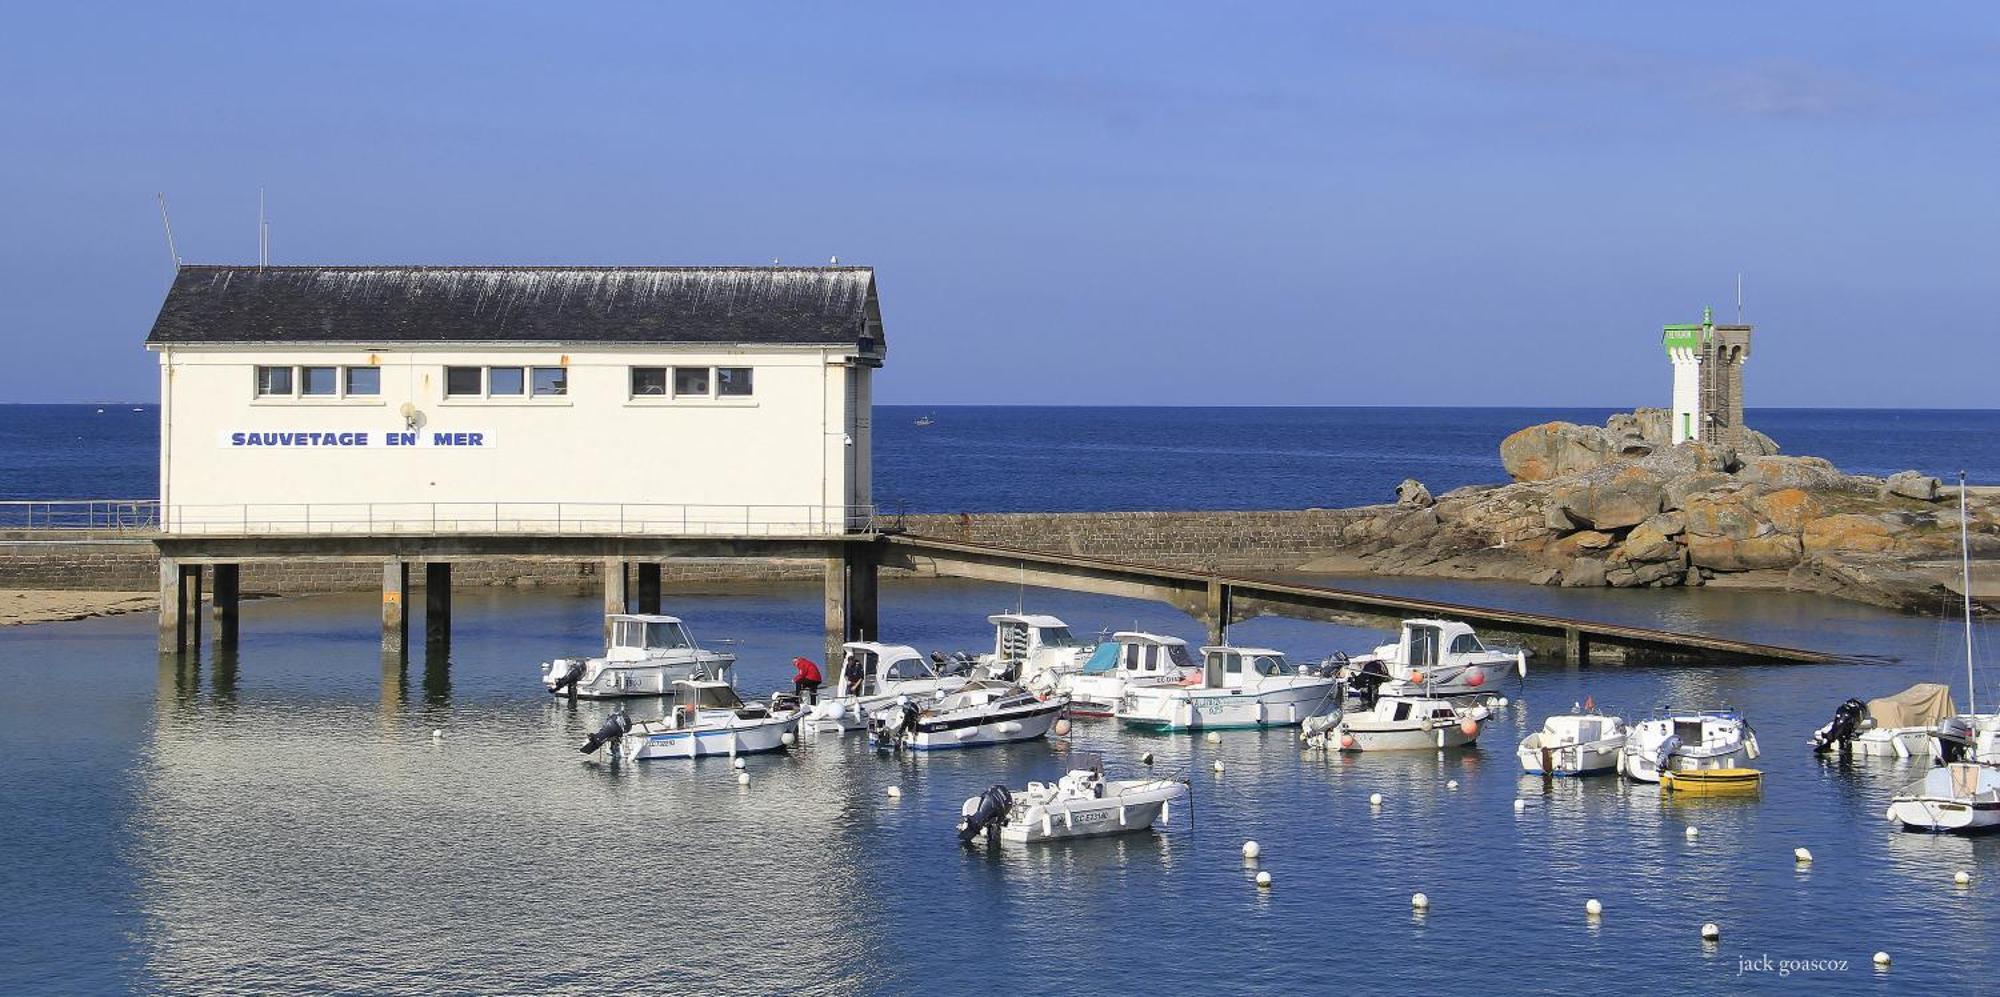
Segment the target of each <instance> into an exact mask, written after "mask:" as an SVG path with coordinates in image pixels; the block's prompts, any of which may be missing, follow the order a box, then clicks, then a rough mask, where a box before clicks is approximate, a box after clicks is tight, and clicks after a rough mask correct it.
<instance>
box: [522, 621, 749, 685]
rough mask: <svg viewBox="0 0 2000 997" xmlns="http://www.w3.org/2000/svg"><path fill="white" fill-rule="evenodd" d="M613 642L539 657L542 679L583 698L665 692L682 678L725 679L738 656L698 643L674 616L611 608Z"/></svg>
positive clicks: (543, 683)
mask: <svg viewBox="0 0 2000 997" xmlns="http://www.w3.org/2000/svg"><path fill="white" fill-rule="evenodd" d="M605 620H606V621H607V622H609V623H610V624H611V643H610V646H608V647H606V648H605V649H604V654H603V656H601V657H596V658H557V659H555V660H554V661H546V662H543V663H542V685H543V686H544V687H545V688H547V689H548V690H549V691H550V692H553V693H556V694H559V695H560V694H563V693H565V692H568V693H571V694H573V695H576V696H579V697H582V698H585V699H614V698H618V697H624V696H664V695H667V694H669V693H670V692H672V690H673V687H674V683H675V682H678V681H680V680H682V679H712V680H714V681H717V682H724V683H726V682H728V681H729V677H730V676H729V672H730V668H731V667H732V666H733V665H735V664H736V656H735V655H733V654H729V653H727V652H723V651H710V650H706V649H704V648H702V647H701V646H700V645H698V644H696V643H695V641H694V636H693V635H692V634H690V633H688V629H687V625H686V624H684V623H682V622H681V621H680V619H679V618H677V617H673V616H658V615H652V614H640V613H614V614H612V615H610V616H607V617H605Z"/></svg>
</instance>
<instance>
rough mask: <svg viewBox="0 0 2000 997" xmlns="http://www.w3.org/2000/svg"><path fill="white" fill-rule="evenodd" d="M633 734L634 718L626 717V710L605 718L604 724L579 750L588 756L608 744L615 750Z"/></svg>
mask: <svg viewBox="0 0 2000 997" xmlns="http://www.w3.org/2000/svg"><path fill="white" fill-rule="evenodd" d="M631 732H632V718H631V717H628V716H626V715H625V711H624V710H619V711H617V712H616V713H613V714H611V715H610V716H608V717H605V718H604V723H603V724H601V725H599V726H598V728H597V731H596V732H595V733H593V734H591V735H590V739H589V740H587V741H585V742H583V747H581V748H578V749H577V750H578V751H581V752H583V753H584V754H586V755H588V754H591V753H593V752H595V751H596V750H597V749H599V748H602V747H604V746H605V745H607V744H608V745H610V746H611V747H612V748H613V749H614V750H615V749H616V748H617V747H618V742H619V741H620V740H623V739H624V737H625V735H627V734H630V733H631Z"/></svg>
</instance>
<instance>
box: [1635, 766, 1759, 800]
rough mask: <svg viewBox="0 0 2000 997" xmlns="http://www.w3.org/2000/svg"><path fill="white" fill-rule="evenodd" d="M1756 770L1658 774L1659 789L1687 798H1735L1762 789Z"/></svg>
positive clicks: (1691, 771) (1668, 772)
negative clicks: (1681, 794)
mask: <svg viewBox="0 0 2000 997" xmlns="http://www.w3.org/2000/svg"><path fill="white" fill-rule="evenodd" d="M1763 782H1764V773H1762V772H1760V771H1758V770H1757V769H1689V770H1687V771H1685V772H1674V771H1667V772H1662V773H1660V788H1661V789H1663V790H1667V791H1669V792H1674V793H1684V794H1686V795H1689V796H1737V795H1742V794H1746V793H1755V792H1757V791H1758V790H1760V789H1762V788H1763Z"/></svg>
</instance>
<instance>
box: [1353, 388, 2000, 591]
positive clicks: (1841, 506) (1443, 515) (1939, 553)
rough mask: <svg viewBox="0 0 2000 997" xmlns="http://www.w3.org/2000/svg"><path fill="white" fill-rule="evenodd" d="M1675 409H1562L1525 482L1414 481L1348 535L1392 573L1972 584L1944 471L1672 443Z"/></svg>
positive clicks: (1994, 513) (1526, 443) (1989, 545)
mask: <svg viewBox="0 0 2000 997" xmlns="http://www.w3.org/2000/svg"><path fill="white" fill-rule="evenodd" d="M1668 428H1669V427H1668V424H1667V421H1666V418H1665V413H1664V412H1661V411H1660V410H1648V409H1641V410H1639V411H1636V412H1633V413H1628V414H1621V415H1617V416H1613V417H1612V418H1611V419H1610V420H1608V421H1607V423H1606V425H1605V426H1603V427H1592V426H1578V425H1574V424H1571V423H1563V422H1552V423H1544V424H1542V425H1539V426H1530V427H1528V428H1527V429H1524V430H1521V431H1520V432H1517V433H1514V434H1513V435H1511V436H1509V437H1507V439H1506V440H1504V441H1503V442H1502V443H1501V460H1502V463H1503V464H1504V465H1505V466H1506V468H1507V471H1508V473H1509V474H1510V475H1511V476H1513V477H1514V479H1515V481H1514V483H1512V484H1507V485H1493V486H1477V487H1469V488H1460V489H1456V490H1454V491H1451V492H1448V493H1446V494H1445V495H1443V496H1441V497H1439V498H1436V499H1434V500H1433V499H1432V498H1431V496H1430V493H1429V490H1428V489H1425V488H1424V487H1423V486H1422V485H1421V484H1420V483H1419V482H1417V481H1415V480H1407V481H1405V482H1404V483H1403V485H1402V486H1401V487H1399V488H1398V489H1397V493H1396V497H1397V504H1396V505H1393V506H1376V507H1371V508H1368V509H1361V510H1349V512H1350V513H1352V514H1353V515H1354V517H1355V518H1353V519H1352V520H1351V521H1349V522H1348V523H1347V524H1346V526H1345V527H1343V534H1342V538H1343V541H1345V542H1347V543H1350V544H1351V545H1352V546H1353V550H1354V553H1355V558H1354V559H1350V560H1356V559H1358V564H1359V565H1360V566H1361V567H1364V568H1366V569H1368V570H1372V571H1377V572H1381V573H1387V574H1421V575H1431V576H1447V577H1471V578H1509V579H1515V580H1521V581H1533V582H1537V583H1543V584H1560V585H1564V586H1571V587H1592V586H1611V587H1618V588H1636V587H1648V586H1650V587H1660V586H1673V585H1703V584H1725V583H1728V584H1735V585H1743V584H1755V585H1770V584H1777V585H1782V586H1785V587H1790V588H1796V589H1800V590H1805V591H1813V592H1825V593H1829V594H1833V595H1838V596H1841V597H1843V598H1849V599H1859V600H1861V601H1866V602H1872V603H1876V604H1879V605H1885V606H1894V607H1899V608H1915V609H1925V610H1932V611H1934V610H1935V608H1936V606H1937V605H1938V601H1939V598H1940V593H1943V592H1946V591H1947V589H1948V588H1949V587H1950V586H1955V585H1957V584H1958V581H1957V578H1958V573H1957V566H1956V562H1955V555H1956V551H1957V526H1958V515H1957V509H1956V507H1955V506H1949V507H1947V506H1943V505H1939V504H1935V503H1936V502H1937V500H1938V499H1939V498H1940V497H1941V496H1942V494H1943V493H1941V491H1940V486H1939V484H1938V482H1937V479H1935V478H1931V477H1928V476H1926V475H1923V474H1920V473H1917V472H1904V473H1902V474H1897V475H1893V476H1891V477H1889V478H1887V479H1878V478H1870V477H1865V476H1859V475H1848V474H1843V473H1842V472H1841V471H1840V469H1839V468H1837V467H1835V466H1834V465H1833V464H1832V463H1831V462H1829V461H1826V460H1823V459H1821V458H1818V457H1800V456H1784V455H1780V454H1777V453H1776V452H1775V451H1776V449H1777V447H1776V445H1775V444H1774V443H1772V442H1771V440H1770V438H1769V437H1765V436H1763V435H1762V434H1759V433H1755V432H1750V431H1746V432H1745V433H1743V434H1742V436H1741V438H1740V439H1739V440H1738V441H1737V443H1736V444H1735V445H1732V446H1723V445H1716V444H1704V443H1684V444H1681V445H1679V446H1672V445H1668V444H1667V442H1666V439H1665V435H1666V433H1667V431H1668ZM1971 516H1972V519H1971V527H1972V529H1971V533H1972V537H1973V554H1974V556H1975V557H1982V558H1995V559H2000V497H1996V496H1987V495H1984V494H1982V495H1979V496H1975V498H1974V501H1973V502H1972V509H1971Z"/></svg>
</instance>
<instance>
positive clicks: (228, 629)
mask: <svg viewBox="0 0 2000 997" xmlns="http://www.w3.org/2000/svg"><path fill="white" fill-rule="evenodd" d="M241 577H242V574H241V570H240V567H239V566H238V565H234V564H218V565H216V566H215V585H214V589H215V595H214V601H213V603H212V605H211V607H210V608H211V610H212V613H213V615H214V617H215V642H216V643H217V644H223V645H230V644H235V643H236V633H237V626H236V622H237V603H238V602H239V601H240V600H241V597H242V586H241V581H240V579H241Z"/></svg>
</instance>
